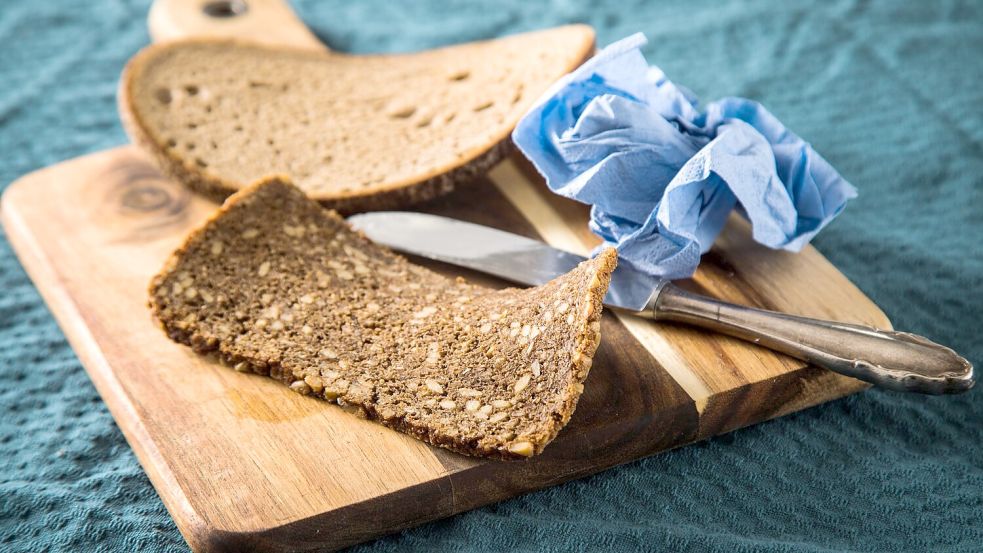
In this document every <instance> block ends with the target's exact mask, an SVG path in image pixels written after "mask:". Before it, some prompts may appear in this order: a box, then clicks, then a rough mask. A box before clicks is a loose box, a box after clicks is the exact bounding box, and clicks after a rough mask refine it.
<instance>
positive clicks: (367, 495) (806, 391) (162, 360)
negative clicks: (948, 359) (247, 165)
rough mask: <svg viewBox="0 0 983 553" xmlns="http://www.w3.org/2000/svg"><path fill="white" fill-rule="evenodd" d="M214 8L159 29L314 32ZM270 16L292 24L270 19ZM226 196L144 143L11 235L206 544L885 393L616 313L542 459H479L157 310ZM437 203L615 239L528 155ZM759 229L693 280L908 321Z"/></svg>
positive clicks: (376, 512)
mask: <svg viewBox="0 0 983 553" xmlns="http://www.w3.org/2000/svg"><path fill="white" fill-rule="evenodd" d="M189 7H190V8H193V10H192V11H190V12H188V11H181V8H189ZM198 8H199V7H198V5H197V3H195V2H180V1H172V2H165V3H164V4H157V5H156V7H155V14H156V16H157V19H158V21H159V22H160V21H162V22H163V23H161V25H162V26H161V25H158V29H157V30H156V31H155V33H154V34H155V36H161V35H162V34H167V33H169V34H170V35H171V36H174V34H175V33H177V32H178V31H179V29H180V27H181V25H183V26H184V27H183V28H186V29H189V30H191V31H192V32H196V33H197V34H203V33H206V34H214V33H220V34H221V33H244V36H262V37H264V38H266V39H267V40H269V39H270V37H274V38H275V37H292V38H291V40H292V41H295V42H296V41H300V42H305V41H306V42H307V43H308V44H310V42H309V41H311V40H312V39H311V38H310V37H311V35H310V33H309V32H308V31H306V29H303V28H301V27H299V23H298V22H297V20H296V18H294V17H293V16H292V14H291V13H290V12H289V11H287V10H286V8H285V7H283V6H282V5H280V4H278V3H275V2H259V1H258V0H254V1H253V2H250V11H248V12H247V14H251V15H245V16H240V17H241V19H236V18H233V19H232V20H231V21H232V22H231V23H230V22H229V21H230V20H211V19H208V18H206V17H205V16H203V15H202V14H201V11H200V10H199V9H198ZM174 10H177V11H174ZM264 10H272V11H267V12H265V13H264ZM162 14H163V15H162ZM250 18H253V19H250ZM270 22H278V27H277V29H278V30H277V31H275V32H271V31H268V29H269V24H270ZM256 25H259V26H258V27H257V26H256ZM291 26H293V27H291ZM161 29H166V31H162V30H161ZM260 31H262V33H261V32H260ZM298 37H300V38H298ZM215 208H216V205H215V204H212V203H210V202H208V201H205V200H202V199H200V198H198V197H195V196H193V195H192V194H190V193H189V192H187V191H186V190H185V189H184V188H183V187H181V186H179V185H177V184H175V183H172V182H169V181H167V180H166V179H163V178H162V177H161V176H160V175H159V174H158V173H157V172H156V171H155V170H153V169H152V168H151V167H150V165H149V164H148V163H147V162H146V161H145V160H144V158H143V157H142V156H141V154H140V153H139V152H137V151H136V150H135V149H132V148H129V147H126V148H119V149H116V150H111V151H108V152H103V153H100V154H94V155H92V156H88V157H85V158H81V159H77V160H73V161H70V162H66V163H63V164H60V165H58V166H56V167H52V168H49V169H46V170H43V171H40V172H38V173H35V174H32V175H29V176H26V177H24V178H22V179H21V180H19V181H18V182H16V183H14V184H13V185H11V186H10V188H9V189H8V191H7V193H6V194H5V195H4V198H3V222H4V225H5V228H6V230H7V233H8V236H9V238H10V240H11V242H12V243H13V245H14V247H15V248H16V250H17V252H18V254H19V255H20V257H21V259H22V261H23V263H24V265H25V267H26V268H27V270H28V272H29V273H30V275H31V277H32V278H33V279H34V281H35V283H36V284H37V285H38V288H39V290H40V291H41V293H42V295H43V296H44V298H45V300H46V301H47V302H48V304H49V305H50V306H51V309H52V311H53V312H54V314H55V316H56V317H57V318H58V320H59V322H60V324H61V325H62V328H63V329H64V330H65V333H66V335H67V336H68V338H69V340H70V341H71V343H72V345H73V347H74V348H75V350H76V352H78V354H79V357H80V358H81V360H82V362H83V364H84V365H85V367H86V369H87V370H88V371H89V374H90V375H91V376H92V379H93V381H94V382H95V384H96V386H97V388H98V389H99V392H100V393H101V395H102V396H103V398H104V399H105V400H106V403H107V405H108V406H109V408H110V410H111V411H112V413H113V415H114V417H115V418H116V420H117V422H118V423H119V425H120V427H121V429H122V430H123V432H124V433H125V434H126V436H127V439H128V440H129V442H130V444H131V445H132V447H133V449H134V451H135V452H136V453H137V456H138V457H139V459H140V461H141V463H142V464H143V466H144V468H145V469H146V470H147V473H148V475H149V476H150V479H151V481H152V482H153V483H154V486H155V487H156V489H157V490H158V492H159V493H160V496H161V498H162V499H163V501H164V503H165V504H166V506H167V508H168V510H169V511H170V512H171V514H172V516H173V517H174V519H175V521H176V523H177V525H178V527H179V528H180V530H181V531H182V533H183V534H184V536H185V538H186V539H187V540H188V542H189V543H190V544H191V546H192V548H193V549H195V550H196V551H241V550H270V551H296V550H313V549H324V548H337V547H342V546H345V545H349V544H352V543H357V542H360V541H364V540H367V539H370V538H372V537H375V536H378V535H380V534H383V533H386V532H391V531H393V530H396V529H399V528H403V527H407V526H411V525H415V524H419V523H421V522H424V521H426V520H432V519H434V518H439V517H443V516H448V515H451V514H453V513H457V512H460V511H463V510H467V509H470V508H474V507H476V506H479V505H482V504H486V503H489V502H493V501H497V500H500V499H503V498H506V497H510V496H513V495H515V494H518V493H522V492H525V491H529V490H534V489H538V488H541V487H544V486H548V485H551V484H555V483H558V482H562V481H565V480H569V479H571V478H575V477H578V476H581V475H584V474H588V473H591V472H596V471H598V470H601V469H604V468H606V467H609V466H612V465H615V464H618V463H622V462H625V461H628V460H632V459H636V458H638V457H641V456H644V455H648V454H652V453H655V452H658V451H662V450H665V449H668V448H671V447H675V446H679V445H682V444H686V443H690V442H693V441H696V440H699V439H702V438H705V437H708V436H712V435H716V434H720V433H722V432H726V431H729V430H732V429H734V428H738V427H740V426H744V425H747V424H752V423H754V422H758V421H761V420H765V419H768V418H772V417H775V416H780V415H782V414H785V413H788V412H791V411H794V410H797V409H802V408H804V407H808V406H810V405H815V404H817V403H821V402H823V401H827V400H830V399H833V398H836V397H841V396H843V395H845V394H848V393H851V392H854V391H857V390H860V389H862V388H863V387H864V385H863V384H862V383H860V382H857V381H854V380H851V379H848V378H845V377H841V376H838V375H835V374H832V373H828V372H826V371H822V370H819V369H815V368H812V367H808V366H804V365H803V364H802V363H801V362H799V361H795V360H792V359H789V358H787V357H784V356H781V355H777V354H774V353H772V352H770V351H767V350H764V349H761V348H756V347H754V346H751V345H747V344H744V343H741V342H738V341H736V340H732V339H729V338H726V337H721V336H714V335H710V334H706V333H703V332H700V331H696V330H692V329H687V328H684V327H675V326H669V325H656V324H654V323H651V322H648V321H642V320H639V319H636V318H632V317H629V316H620V315H619V316H616V315H612V314H610V313H609V314H607V315H605V318H604V321H603V324H602V335H603V340H602V345H601V348H600V349H599V350H598V353H597V356H596V357H595V362H594V368H593V369H592V371H591V375H590V377H589V378H588V381H587V386H586V390H585V394H584V396H583V398H582V400H581V402H580V405H579V407H578V409H577V412H576V414H575V415H574V418H573V420H572V421H571V423H570V425H569V426H568V427H567V428H566V429H564V431H563V432H562V433H561V435H560V437H559V438H558V439H557V440H556V441H555V442H554V443H553V444H552V445H551V446H550V447H548V448H547V450H546V452H545V453H544V454H543V455H542V456H540V457H537V458H534V459H532V460H530V461H528V462H501V461H482V460H476V459H471V458H466V457H462V456H459V455H455V454H452V453H448V452H446V451H443V450H439V449H434V448H431V447H429V446H426V445H424V444H422V443H420V442H417V441H415V440H413V439H411V438H408V437H406V436H403V435H401V434H398V433H396V432H393V431H390V430H388V429H385V428H382V427H381V426H378V425H375V424H373V423H369V422H366V421H363V420H360V419H358V418H356V417H354V416H352V415H349V414H348V413H345V412H344V411H342V410H341V409H340V408H337V407H332V406H329V405H326V404H324V403H323V402H320V401H317V400H314V399H311V398H306V397H302V396H299V395H297V394H294V393H292V392H290V391H288V390H286V389H285V388H284V387H282V386H281V385H279V384H277V383H275V382H273V381H271V380H268V379H265V378H262V377H257V376H250V375H243V374H239V373H236V372H234V371H231V370H229V369H227V368H224V367H221V366H219V365H218V364H217V363H214V362H213V361H210V360H208V359H203V358H200V357H198V356H196V355H194V354H193V353H192V352H191V351H190V350H188V349H187V348H184V347H181V346H178V345H176V344H174V343H172V342H170V341H169V340H167V338H166V337H165V336H164V334H163V333H162V332H161V331H160V330H159V329H158V328H157V327H156V325H155V324H154V322H153V321H152V320H151V317H150V313H149V311H148V310H147V308H146V286H147V283H148V281H149V278H150V277H151V275H152V274H153V273H155V272H156V271H157V270H158V269H159V268H160V266H161V264H162V263H163V260H164V259H165V257H166V256H167V255H168V253H169V252H170V251H171V250H172V249H173V248H174V247H176V246H177V245H178V244H179V243H180V241H181V240H182V239H183V237H184V236H185V234H186V233H187V232H188V231H189V230H190V229H191V228H193V227H194V226H196V225H198V224H200V223H201V222H202V221H203V220H204V218H205V217H207V216H208V215H209V214H210V213H211V212H212V211H213V210H214V209H215ZM422 209H423V210H426V211H430V212H434V213H440V214H445V215H450V216H454V217H457V218H461V219H466V220H470V221H474V222H478V223H482V224H487V225H491V226H496V227H499V228H504V229H507V230H510V231H513V232H519V233H522V234H525V235H528V236H532V237H536V238H539V239H543V240H545V241H548V242H550V243H552V244H553V245H556V246H558V247H561V248H565V249H568V250H572V251H581V252H582V251H584V250H586V249H588V248H589V247H590V246H591V245H592V244H593V243H594V240H595V239H594V238H593V237H592V236H591V235H590V233H589V232H588V231H587V229H586V225H585V220H586V212H585V211H584V209H583V207H582V206H579V205H576V204H572V203H570V202H567V201H564V200H562V199H560V198H558V197H556V196H554V195H552V194H550V193H549V192H548V191H547V190H546V189H545V188H544V187H543V186H542V184H541V183H539V182H538V180H536V179H534V178H532V177H531V176H530V174H529V173H528V172H527V171H526V170H525V169H524V168H523V167H522V166H521V165H517V164H515V163H512V162H507V163H505V164H502V165H501V166H499V167H498V168H497V169H495V170H494V171H493V172H492V174H491V178H490V179H488V180H480V181H478V182H475V183H473V184H472V185H471V186H466V187H462V188H461V190H459V191H458V192H457V193H455V194H453V195H451V196H448V197H446V198H443V199H440V200H438V201H435V202H432V203H430V204H428V205H426V206H422ZM746 231H747V229H746V228H745V227H744V225H742V224H741V223H740V222H739V221H737V220H734V221H732V223H731V225H730V226H729V227H728V229H727V230H726V231H725V232H724V234H723V236H722V237H721V239H720V240H719V241H718V243H717V244H716V246H715V248H714V249H713V250H712V251H711V252H710V253H709V254H708V255H707V256H706V258H705V260H704V263H703V265H702V266H701V269H700V271H699V272H698V274H697V275H696V277H695V278H694V279H693V280H692V281H690V282H688V283H686V286H688V287H690V288H692V289H695V290H698V291H701V292H704V293H707V294H710V295H713V296H716V297H720V298H723V299H727V300H731V301H736V302H739V303H746V304H749V305H755V306H760V307H765V308H769V309H776V310H781V311H788V312H793V313H798V314H803V315H810V316H817V317H823V318H829V319H836V320H843V321H850V322H862V323H866V324H871V325H876V326H881V327H888V326H889V323H888V322H887V320H886V319H885V317H884V315H883V314H882V313H881V312H880V310H878V309H877V307H876V306H875V305H873V304H872V303H871V302H870V301H869V300H868V299H867V298H866V297H865V296H864V295H863V294H862V293H861V292H860V291H859V290H857V289H856V287H854V286H853V285H852V284H851V283H850V282H849V281H848V280H847V279H846V278H845V277H844V276H843V275H842V274H840V273H839V272H838V271H837V270H836V269H835V268H834V267H833V266H832V265H830V264H829V263H828V262H827V261H826V260H825V259H824V258H823V257H822V256H821V255H820V254H819V253H818V252H816V251H815V250H814V249H812V248H807V249H806V250H805V251H804V252H802V253H801V254H798V255H793V254H788V253H783V252H774V251H769V250H765V249H764V248H762V247H760V246H758V245H756V244H755V243H754V242H753V241H752V240H751V239H750V237H749V236H748V233H747V232H746ZM443 270H447V268H446V267H445V268H443Z"/></svg>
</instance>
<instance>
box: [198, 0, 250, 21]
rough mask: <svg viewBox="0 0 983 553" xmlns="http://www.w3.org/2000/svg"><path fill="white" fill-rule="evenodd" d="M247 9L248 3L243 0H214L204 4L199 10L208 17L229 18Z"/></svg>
mask: <svg viewBox="0 0 983 553" xmlns="http://www.w3.org/2000/svg"><path fill="white" fill-rule="evenodd" d="M248 9H249V5H248V4H246V2H245V1H244V0H215V1H214V2H209V3H207V4H205V5H204V6H203V7H202V8H201V10H202V11H203V12H205V15H207V16H208V17H216V18H221V19H225V18H230V17H238V16H240V15H242V14H244V13H246V11H247V10H248Z"/></svg>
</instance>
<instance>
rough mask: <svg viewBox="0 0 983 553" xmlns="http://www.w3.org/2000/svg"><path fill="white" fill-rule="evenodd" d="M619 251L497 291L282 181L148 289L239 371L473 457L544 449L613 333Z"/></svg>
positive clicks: (163, 316)
mask: <svg viewBox="0 0 983 553" xmlns="http://www.w3.org/2000/svg"><path fill="white" fill-rule="evenodd" d="M616 263H617V256H616V254H615V252H614V250H607V251H605V252H603V253H601V254H600V255H598V256H597V257H595V258H594V259H592V260H589V261H585V262H584V263H582V264H581V265H579V266H578V267H577V268H575V269H574V270H572V271H571V272H569V273H568V274H566V275H563V276H561V277H559V278H557V279H555V280H553V281H552V282H549V283H547V284H546V285H544V286H540V287H536V288H528V289H505V290H491V289H487V288H482V287H478V286H475V285H472V284H468V283H466V282H464V281H463V280H462V279H450V278H446V277H444V276H441V275H438V274H436V273H434V272H432V271H430V270H428V269H425V268H423V267H419V266H416V265H413V264H411V263H409V262H408V261H407V260H406V259H404V258H403V257H400V256H398V255H395V254H393V253H392V252H390V251H389V250H387V249H385V248H383V247H381V246H378V245H376V244H374V243H372V242H370V241H369V240H368V239H367V238H365V237H364V236H363V235H362V234H360V233H358V232H356V231H354V230H352V229H351V228H350V227H349V226H348V224H347V223H346V222H345V221H344V220H343V219H342V218H340V217H339V216H338V215H337V214H336V213H334V212H333V211H329V210H326V209H324V208H323V207H321V206H320V205H319V204H317V203H316V202H314V201H312V200H310V199H308V198H307V197H306V196H305V195H304V193H303V192H302V191H301V190H299V189H298V188H296V187H294V186H292V185H290V184H286V183H285V182H284V181H283V180H280V179H272V180H268V181H265V182H261V183H259V184H256V185H253V186H251V187H249V188H247V189H245V190H243V191H242V192H240V193H238V194H236V195H234V196H233V197H232V198H230V199H229V200H228V201H227V202H226V204H225V205H224V206H223V207H222V208H221V209H220V210H219V211H218V213H217V214H216V215H214V216H213V217H212V218H211V219H210V220H209V221H208V222H206V223H205V224H204V226H203V227H201V228H200V229H198V230H196V231H195V232H193V233H192V234H191V235H190V236H189V238H188V239H187V241H186V242H185V243H184V244H183V245H182V246H181V247H180V248H179V249H178V250H177V251H176V252H175V253H174V254H173V255H172V256H171V258H170V259H169V260H168V261H167V263H166V265H165V268H164V269H163V270H162V271H161V273H160V274H158V275H157V276H156V277H154V279H153V281H152V283H151V286H150V305H151V308H152V310H153V312H154V314H155V315H156V317H157V319H158V320H159V321H160V322H161V323H162V324H163V327H164V328H165V330H166V332H167V334H168V335H169V336H170V337H171V338H172V339H174V340H175V341H177V342H180V343H182V344H186V345H189V346H191V347H192V348H193V349H194V350H195V351H197V352H199V353H215V354H217V355H218V357H219V359H220V360H221V361H222V362H223V363H225V364H227V365H228V366H230V367H232V368H234V369H235V370H237V371H242V372H253V373H259V374H263V375H268V376H270V377H272V378H275V379H277V380H279V381H281V382H283V383H284V384H285V385H287V386H288V387H289V388H290V389H291V390H293V391H295V392H297V393H301V394H305V395H312V396H316V397H318V398H322V399H325V400H327V401H331V402H336V403H338V404H339V405H342V406H349V407H351V408H353V409H354V410H356V411H358V413H359V414H361V415H364V416H366V417H368V418H370V419H374V420H377V421H378V422H380V423H382V424H384V425H386V426H389V427H391V428H394V429H396V430H399V431H402V432H405V433H407V434H410V435H412V436H414V437H416V438H419V439H421V440H424V441H426V442H429V443H431V444H433V445H437V446H441V447H445V448H448V449H451V450H454V451H457V452H460V453H465V454H468V455H479V456H490V457H500V458H523V457H529V456H532V455H535V454H537V453H540V452H541V451H542V450H543V448H544V447H545V446H546V444H548V443H549V442H550V441H551V440H552V439H553V438H554V437H555V436H556V434H557V432H559V430H560V429H561V428H562V427H563V426H564V425H565V424H566V423H567V421H568V420H569V419H570V416H571V414H572V413H573V411H574V409H575V407H576V404H577V399H578V398H579V397H580V394H581V392H582V391H583V381H584V379H585V378H586V377H587V373H588V371H589V370H590V367H591V359H592V357H593V355H594V352H595V350H596V349H597V346H598V343H599V341H600V316H601V309H602V299H603V297H604V294H605V292H606V290H607V287H608V283H609V281H610V277H611V271H612V270H613V269H614V267H615V264H616Z"/></svg>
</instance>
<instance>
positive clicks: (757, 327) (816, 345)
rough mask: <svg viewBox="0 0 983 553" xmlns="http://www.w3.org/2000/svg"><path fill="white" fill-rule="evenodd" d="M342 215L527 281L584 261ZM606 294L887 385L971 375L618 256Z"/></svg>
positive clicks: (923, 387) (460, 261)
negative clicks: (703, 290) (711, 293)
mask: <svg viewBox="0 0 983 553" xmlns="http://www.w3.org/2000/svg"><path fill="white" fill-rule="evenodd" d="M348 222H349V223H351V225H352V226H353V227H355V228H356V229H358V230H361V231H362V232H364V233H365V234H366V235H367V236H368V237H369V238H370V239H372V240H373V241H375V242H377V243H379V244H383V245H386V246H388V247H390V248H392V249H394V250H396V251H400V252H404V253H409V254H413V255H417V256H420V257H424V258H428V259H433V260H436V261H441V262H444V263H449V264H452V265H457V266H460V267H467V268H468V269H473V270H476V271H479V272H483V273H487V274H490V275H494V276H497V277H500V278H502V279H505V280H509V281H512V282H515V283H518V284H524V285H528V286H538V285H541V284H545V283H546V282H548V281H550V280H552V279H554V278H556V277H558V276H560V275H562V274H564V273H566V272H568V271H569V270H571V269H573V268H574V267H576V266H577V264H579V263H580V262H582V261H584V258H583V257H581V256H579V255H575V254H572V253H569V252H565V251H562V250H558V249H556V248H553V247H551V246H549V245H547V244H544V243H542V242H539V241H537V240H532V239H529V238H526V237H524V236H519V235H517V234H512V233H509V232H504V231H501V230H498V229H493V228H490V227H485V226H482V225H476V224H473V223H467V222H464V221H459V220H456V219H451V218H448V217H440V216H437V215H428V214H424V213H412V212H402V211H388V212H375V213H364V214H360V215H354V216H352V217H349V218H348ZM604 304H605V305H606V306H608V307H612V308H615V309H619V310H622V311H627V312H630V313H632V314H634V315H638V316H640V317H645V318H648V319H652V320H655V321H674V322H680V323H686V324H690V325H694V326H698V327H701V328H705V329H708V330H712V331H715V332H719V333H723V334H727V335H729V336H734V337H736V338H740V339H742V340H746V341H749V342H753V343H754V344H756V345H759V346H764V347H767V348H770V349H773V350H775V351H780V352H782V353H785V354H787V355H790V356H792V357H795V358H797V359H801V360H803V361H806V362H808V363H811V364H813V365H815V366H818V367H823V368H826V369H829V370H831V371H835V372H838V373H840V374H844V375H847V376H850V377H853V378H858V379H860V380H864V381H867V382H870V383H872V384H875V385H878V386H881V387H884V388H888V389H891V390H898V391H908V392H921V393H926V394H952V393H959V392H964V391H966V390H969V389H970V388H972V387H973V384H974V383H975V379H974V375H973V365H972V364H971V363H970V362H969V361H968V360H967V359H965V358H963V357H961V356H960V355H959V354H957V353H956V352H955V351H953V350H951V349H949V348H947V347H945V346H942V345H939V344H936V343H935V342H932V341H931V340H929V339H927V338H924V337H922V336H917V335H915V334H909V333H906V332H896V331H891V330H879V329H876V328H871V327H868V326H863V325H856V324H848V323H840V322H835V321H823V320H819V319H811V318H807V317H799V316H795V315H789V314H785V313H777V312H774V311H766V310H763V309H755V308H751V307H746V306H741V305H735V304H731V303H727V302H723V301H719V300H715V299H713V298H709V297H706V296H701V295H698V294H693V293H691V292H687V291H685V290H683V289H681V288H679V287H678V286H676V285H674V284H672V283H671V282H669V281H667V280H662V279H658V278H654V277H651V276H649V275H647V274H644V273H642V272H640V271H637V270H635V269H634V268H632V267H631V266H630V265H629V264H628V263H619V264H618V268H617V269H616V270H615V271H614V274H613V275H612V276H611V286H610V288H609V289H608V293H607V296H606V297H605V298H604Z"/></svg>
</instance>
